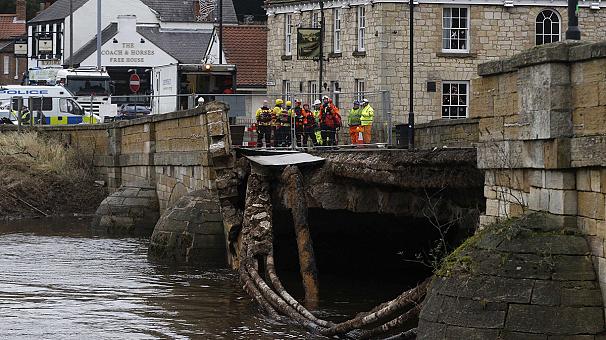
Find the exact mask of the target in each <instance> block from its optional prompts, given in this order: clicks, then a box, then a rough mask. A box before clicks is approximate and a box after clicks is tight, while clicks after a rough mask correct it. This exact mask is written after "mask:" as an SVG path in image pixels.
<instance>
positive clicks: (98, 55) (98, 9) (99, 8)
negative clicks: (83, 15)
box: [70, 0, 101, 111]
mask: <svg viewBox="0 0 606 340" xmlns="http://www.w3.org/2000/svg"><path fill="white" fill-rule="evenodd" d="M71 33H72V34H71V35H73V32H71ZM71 35H70V36H71ZM97 69H98V70H101V0H97ZM91 111H92V109H91Z"/></svg>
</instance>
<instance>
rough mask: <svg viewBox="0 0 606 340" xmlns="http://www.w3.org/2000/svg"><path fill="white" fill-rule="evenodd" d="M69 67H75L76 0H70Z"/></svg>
mask: <svg viewBox="0 0 606 340" xmlns="http://www.w3.org/2000/svg"><path fill="white" fill-rule="evenodd" d="M69 67H70V68H74V0H69Z"/></svg>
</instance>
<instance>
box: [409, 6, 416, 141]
mask: <svg viewBox="0 0 606 340" xmlns="http://www.w3.org/2000/svg"><path fill="white" fill-rule="evenodd" d="M408 8H409V11H410V20H409V28H408V29H409V31H410V32H409V33H410V36H409V39H410V45H409V46H410V47H409V48H408V53H409V54H410V60H409V63H410V64H409V67H408V70H409V74H408V89H409V95H408V149H409V150H412V149H414V148H415V113H414V92H413V91H414V85H413V84H414V74H413V61H414V59H413V53H414V31H413V30H414V25H413V23H414V0H408Z"/></svg>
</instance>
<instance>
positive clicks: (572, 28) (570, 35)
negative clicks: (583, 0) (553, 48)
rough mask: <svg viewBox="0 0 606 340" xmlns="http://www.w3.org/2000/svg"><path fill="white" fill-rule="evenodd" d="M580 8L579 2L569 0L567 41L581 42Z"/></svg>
mask: <svg viewBox="0 0 606 340" xmlns="http://www.w3.org/2000/svg"><path fill="white" fill-rule="evenodd" d="M578 7H579V0H568V30H567V31H566V39H568V40H581V30H579V15H578V12H577V10H578Z"/></svg>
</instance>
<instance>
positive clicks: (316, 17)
mask: <svg viewBox="0 0 606 340" xmlns="http://www.w3.org/2000/svg"><path fill="white" fill-rule="evenodd" d="M311 28H320V12H311Z"/></svg>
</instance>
